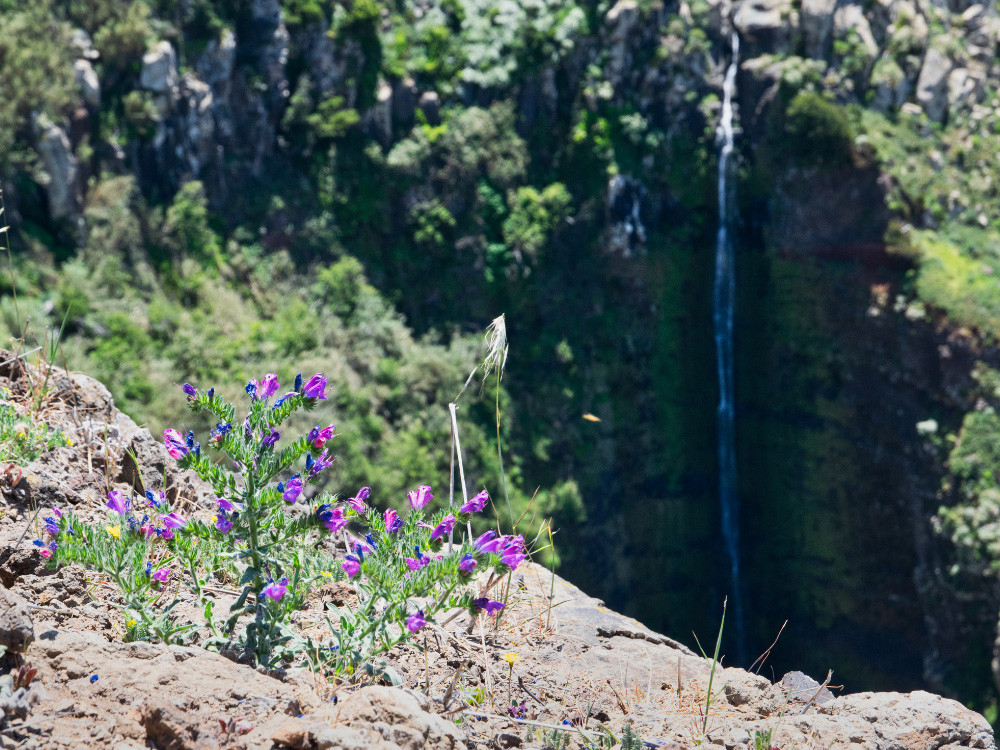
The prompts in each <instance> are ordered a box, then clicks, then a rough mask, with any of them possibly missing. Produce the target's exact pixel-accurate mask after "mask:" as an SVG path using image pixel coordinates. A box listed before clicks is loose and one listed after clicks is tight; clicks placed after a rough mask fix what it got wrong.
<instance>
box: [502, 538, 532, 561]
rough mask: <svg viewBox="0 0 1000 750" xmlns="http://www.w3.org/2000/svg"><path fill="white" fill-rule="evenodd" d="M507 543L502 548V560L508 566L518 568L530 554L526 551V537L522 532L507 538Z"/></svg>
mask: <svg viewBox="0 0 1000 750" xmlns="http://www.w3.org/2000/svg"><path fill="white" fill-rule="evenodd" d="M507 539H508V541H507V544H506V546H504V548H503V549H502V550H500V562H502V563H503V564H504V565H506V566H508V567H509V568H510V569H511V570H516V569H517V566H518V565H520V564H521V563H522V562H524V559H525V558H526V557H527V556H528V555H527V553H526V552H525V551H524V537H522V536H521V535H520V534H518V535H517V536H514V537H508V538H507Z"/></svg>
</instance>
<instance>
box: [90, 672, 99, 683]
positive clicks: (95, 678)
mask: <svg viewBox="0 0 1000 750" xmlns="http://www.w3.org/2000/svg"><path fill="white" fill-rule="evenodd" d="M95 682H97V675H96V674H92V675H90V684H91V685H93V684H94V683H95Z"/></svg>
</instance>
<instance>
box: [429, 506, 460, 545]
mask: <svg viewBox="0 0 1000 750" xmlns="http://www.w3.org/2000/svg"><path fill="white" fill-rule="evenodd" d="M455 520H456V519H455V516H454V514H452V513H449V514H448V515H446V516H445V517H444V518H442V519H441V523H439V524H438V525H437V526H435V527H434V531H432V532H431V540H432V541H433V540H437V539H442V538H444V536H445V535H446V534H450V533H451V530H452V529H453V528H455Z"/></svg>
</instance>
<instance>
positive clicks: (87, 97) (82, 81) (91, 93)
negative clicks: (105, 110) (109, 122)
mask: <svg viewBox="0 0 1000 750" xmlns="http://www.w3.org/2000/svg"><path fill="white" fill-rule="evenodd" d="M73 70H74V72H75V73H76V88H77V90H78V91H79V92H80V96H82V97H83V101H84V103H85V104H86V105H87V106H88V107H90V108H91V109H100V108H101V82H100V81H99V80H98V78H97V73H95V72H94V66H93V65H91V64H90V61H89V60H85V59H83V58H81V59H79V60H77V61H76V62H74V63H73Z"/></svg>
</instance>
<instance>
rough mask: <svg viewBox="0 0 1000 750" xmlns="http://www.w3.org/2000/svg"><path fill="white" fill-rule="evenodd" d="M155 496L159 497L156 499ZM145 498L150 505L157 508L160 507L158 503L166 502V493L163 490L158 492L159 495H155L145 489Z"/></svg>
mask: <svg viewBox="0 0 1000 750" xmlns="http://www.w3.org/2000/svg"><path fill="white" fill-rule="evenodd" d="M157 497H159V498H160V499H159V500H157V499H156V498H157ZM146 500H147V501H148V502H149V504H150V506H152V507H153V508H159V507H160V503H163V502H166V500H167V495H166V493H165V492H160V493H159V495H157V494H154V493H153V491H152V490H146Z"/></svg>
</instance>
